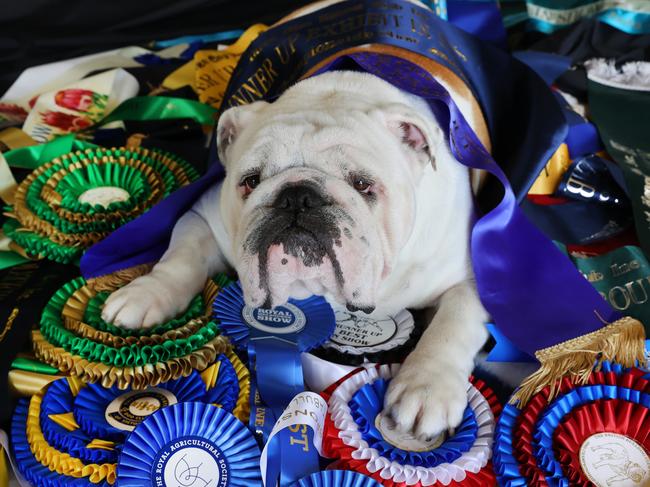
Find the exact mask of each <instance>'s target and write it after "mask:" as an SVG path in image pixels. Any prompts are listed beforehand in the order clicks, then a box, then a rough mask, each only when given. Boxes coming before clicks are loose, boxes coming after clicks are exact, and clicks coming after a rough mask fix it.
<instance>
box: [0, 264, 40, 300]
mask: <svg viewBox="0 0 650 487" xmlns="http://www.w3.org/2000/svg"><path fill="white" fill-rule="evenodd" d="M36 269H38V264H36V263H35V262H34V263H31V262H30V263H26V264H24V265H21V266H20V267H14V268H13V269H10V270H9V272H8V273H7V275H6V276H4V277H3V278H2V281H0V300H4V299H6V298H7V296H9V295H10V294H11V293H13V292H15V291H16V290H18V289H20V288H21V287H22V286H23V285H24V284H25V283H26V282H27V281H28V280H29V278H30V277H31V276H32V272H34V271H35V270H36Z"/></svg>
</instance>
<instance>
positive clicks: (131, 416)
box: [72, 355, 240, 442]
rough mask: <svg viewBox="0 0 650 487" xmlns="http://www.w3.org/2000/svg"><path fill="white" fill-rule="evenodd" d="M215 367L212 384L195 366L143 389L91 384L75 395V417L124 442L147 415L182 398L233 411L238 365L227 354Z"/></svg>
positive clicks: (100, 435) (89, 430) (105, 436)
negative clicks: (184, 372)
mask: <svg viewBox="0 0 650 487" xmlns="http://www.w3.org/2000/svg"><path fill="white" fill-rule="evenodd" d="M212 367H217V368H218V370H217V373H218V376H217V378H216V381H214V383H211V384H209V386H208V384H206V382H205V381H204V379H203V377H202V376H203V374H200V373H199V372H197V371H195V370H194V371H192V373H191V374H190V375H189V376H187V377H181V378H179V379H176V380H170V381H168V382H162V383H160V384H158V385H157V386H155V387H148V388H147V389H143V390H131V389H126V390H122V389H119V388H118V387H117V386H113V387H110V388H106V387H103V386H102V385H101V384H88V385H87V386H86V387H84V388H83V389H81V390H80V391H79V393H78V394H77V396H76V397H75V398H74V402H73V409H72V410H73V412H74V418H75V420H76V421H77V423H78V424H79V425H80V426H81V429H82V430H83V431H85V432H86V433H87V434H89V435H91V436H93V437H96V438H102V439H104V440H113V441H118V442H122V441H124V439H126V437H127V436H128V434H129V433H130V432H131V431H133V429H134V428H135V427H136V426H137V425H138V424H139V423H140V422H142V421H143V420H144V419H145V418H146V417H147V416H148V415H150V414H152V413H153V412H155V411H157V410H158V409H161V408H163V407H166V406H169V405H172V404H176V403H179V402H193V401H198V402H205V403H212V404H217V405H219V406H220V407H223V408H224V409H225V410H226V411H228V412H232V411H233V410H234V409H235V406H236V405H237V401H238V398H239V393H240V385H239V381H238V377H237V374H236V372H235V369H234V367H233V365H232V363H231V362H230V360H229V359H228V357H226V356H225V355H220V356H219V357H217V361H216V363H215V364H213V365H211V366H210V368H212ZM206 370H207V371H209V370H208V369H206Z"/></svg>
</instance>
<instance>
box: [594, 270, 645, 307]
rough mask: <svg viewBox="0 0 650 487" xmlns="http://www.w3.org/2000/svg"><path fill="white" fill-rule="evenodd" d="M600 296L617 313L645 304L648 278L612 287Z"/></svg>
mask: <svg viewBox="0 0 650 487" xmlns="http://www.w3.org/2000/svg"><path fill="white" fill-rule="evenodd" d="M600 294H601V296H603V298H605V299H606V300H607V301H609V303H610V304H611V305H612V307H614V308H615V309H617V310H619V311H625V310H627V309H628V308H629V307H630V306H632V305H639V304H646V303H647V302H648V299H649V296H650V276H646V277H642V278H640V279H636V280H633V281H629V282H627V283H625V284H624V285H622V286H614V287H612V288H611V289H610V290H609V291H608V292H607V294H605V293H602V292H601V293H600Z"/></svg>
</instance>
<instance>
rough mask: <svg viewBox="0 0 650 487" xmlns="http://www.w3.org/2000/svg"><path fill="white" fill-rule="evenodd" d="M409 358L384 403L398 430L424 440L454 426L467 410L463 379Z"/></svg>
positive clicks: (426, 360)
mask: <svg viewBox="0 0 650 487" xmlns="http://www.w3.org/2000/svg"><path fill="white" fill-rule="evenodd" d="M430 362H431V358H429V357H426V358H422V357H418V356H417V355H415V354H411V355H410V356H409V357H408V358H407V359H406V361H405V362H404V365H403V366H402V368H401V369H400V371H399V372H398V374H397V376H396V377H394V378H393V379H392V380H391V383H390V386H389V387H388V391H387V393H386V398H385V401H384V414H387V415H390V416H391V417H392V418H393V420H394V421H395V423H396V426H397V428H398V429H399V430H401V431H403V432H404V433H410V434H411V435H413V436H415V437H417V438H420V439H423V440H426V439H430V438H432V437H434V436H436V435H438V434H440V433H442V432H444V431H446V430H448V429H451V428H455V427H456V426H458V425H459V424H460V422H461V420H462V418H463V412H464V411H465V407H466V406H467V376H465V375H464V374H463V373H461V371H459V370H450V369H449V368H448V367H444V366H443V365H442V364H435V363H434V364H430Z"/></svg>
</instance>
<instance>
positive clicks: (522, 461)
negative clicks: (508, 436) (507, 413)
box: [513, 368, 650, 487]
mask: <svg viewBox="0 0 650 487" xmlns="http://www.w3.org/2000/svg"><path fill="white" fill-rule="evenodd" d="M643 375H645V372H644V371H642V370H640V369H636V368H634V369H631V370H629V371H627V372H626V373H624V374H616V373H615V372H594V373H592V374H591V376H590V377H589V381H588V382H587V384H586V385H600V384H602V385H612V386H618V387H625V388H628V389H635V390H639V391H642V392H646V393H650V382H649V381H647V380H645V379H643V378H642V376H643ZM582 385H583V384H577V383H575V382H572V381H571V380H569V379H567V378H564V379H563V380H562V381H561V382H560V383H559V388H558V389H559V395H562V394H567V393H568V392H570V391H571V390H573V389H575V388H577V387H581V386H582ZM549 392H550V388H549V387H547V388H545V389H543V390H542V391H541V392H539V393H538V394H537V395H535V396H533V398H532V399H531V400H530V402H529V403H528V404H527V405H526V407H525V408H524V409H523V410H522V412H521V415H520V416H519V419H518V421H517V426H516V427H515V430H514V432H513V441H514V445H513V446H514V448H513V450H514V455H515V458H516V459H517V461H518V462H519V465H520V471H521V474H522V476H523V477H524V478H526V479H527V480H528V483H529V484H530V485H534V486H535V487H538V486H539V487H548V483H547V482H546V476H545V475H544V472H543V471H542V470H541V469H540V468H539V467H538V466H537V459H536V458H535V456H534V453H533V444H532V442H533V435H534V434H535V429H536V424H537V420H538V419H539V416H540V415H541V414H542V413H543V412H544V410H545V409H546V407H547V406H548V397H549ZM569 416H570V415H569ZM624 419H625V416H621V418H618V417H617V416H612V417H611V418H610V423H611V424H616V422H618V421H623V420H624ZM585 426H590V425H589V423H585ZM649 429H650V428H649ZM587 431H588V430H587ZM608 431H609V430H608ZM597 432H598V431H596V430H591V433H590V435H592V434H595V433H597ZM590 435H589V436H590ZM583 441H584V440H583ZM579 450H580V448H579V447H578V448H577V451H579ZM574 453H575V452H574ZM558 458H560V457H558ZM560 461H561V462H562V459H560ZM563 465H564V463H563ZM572 465H573V464H572ZM577 465H578V471H581V470H580V469H579V465H580V461H579V460H578V463H577ZM567 468H569V467H567ZM567 472H568V470H567ZM565 475H566V476H567V478H569V480H573V479H572V478H571V477H570V476H569V475H567V474H566V473H565ZM576 478H577V477H576ZM571 485H573V483H572V484H571ZM580 485H590V484H589V483H587V484H580Z"/></svg>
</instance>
